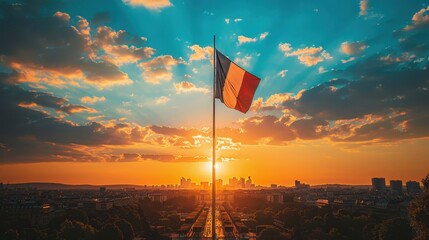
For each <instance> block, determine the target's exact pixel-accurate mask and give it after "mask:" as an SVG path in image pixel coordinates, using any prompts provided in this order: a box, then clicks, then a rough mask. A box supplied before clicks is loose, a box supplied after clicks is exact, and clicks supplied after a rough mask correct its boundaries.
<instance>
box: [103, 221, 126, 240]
mask: <svg viewBox="0 0 429 240" xmlns="http://www.w3.org/2000/svg"><path fill="white" fill-rule="evenodd" d="M97 239H98V240H123V239H124V236H123V234H122V231H121V230H120V229H119V227H118V226H117V225H116V224H114V223H108V224H106V225H105V226H104V227H103V228H102V229H101V230H100V232H98V234H97Z"/></svg>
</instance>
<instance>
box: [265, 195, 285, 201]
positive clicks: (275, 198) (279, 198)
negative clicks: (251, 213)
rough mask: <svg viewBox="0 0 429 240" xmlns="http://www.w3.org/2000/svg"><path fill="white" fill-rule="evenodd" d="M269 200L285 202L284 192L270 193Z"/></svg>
mask: <svg viewBox="0 0 429 240" xmlns="http://www.w3.org/2000/svg"><path fill="white" fill-rule="evenodd" d="M267 201H268V202H271V203H283V194H281V193H270V194H268V195H267Z"/></svg>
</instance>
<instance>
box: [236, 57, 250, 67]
mask: <svg viewBox="0 0 429 240" xmlns="http://www.w3.org/2000/svg"><path fill="white" fill-rule="evenodd" d="M251 60H252V56H250V55H245V56H243V57H241V58H240V57H236V58H235V59H234V62H236V63H238V65H240V66H243V67H248V66H249V64H250V61H251Z"/></svg>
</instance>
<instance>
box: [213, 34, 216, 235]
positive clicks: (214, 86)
mask: <svg viewBox="0 0 429 240" xmlns="http://www.w3.org/2000/svg"><path fill="white" fill-rule="evenodd" d="M215 94H216V35H213V150H212V151H213V152H212V240H216V124H215V123H216V121H215V116H216V114H215V107H216V104H215Z"/></svg>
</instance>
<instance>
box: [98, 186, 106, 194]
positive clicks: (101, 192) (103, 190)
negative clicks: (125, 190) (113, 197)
mask: <svg viewBox="0 0 429 240" xmlns="http://www.w3.org/2000/svg"><path fill="white" fill-rule="evenodd" d="M99 192H100V196H104V195H105V194H106V187H100V190H99Z"/></svg>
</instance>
